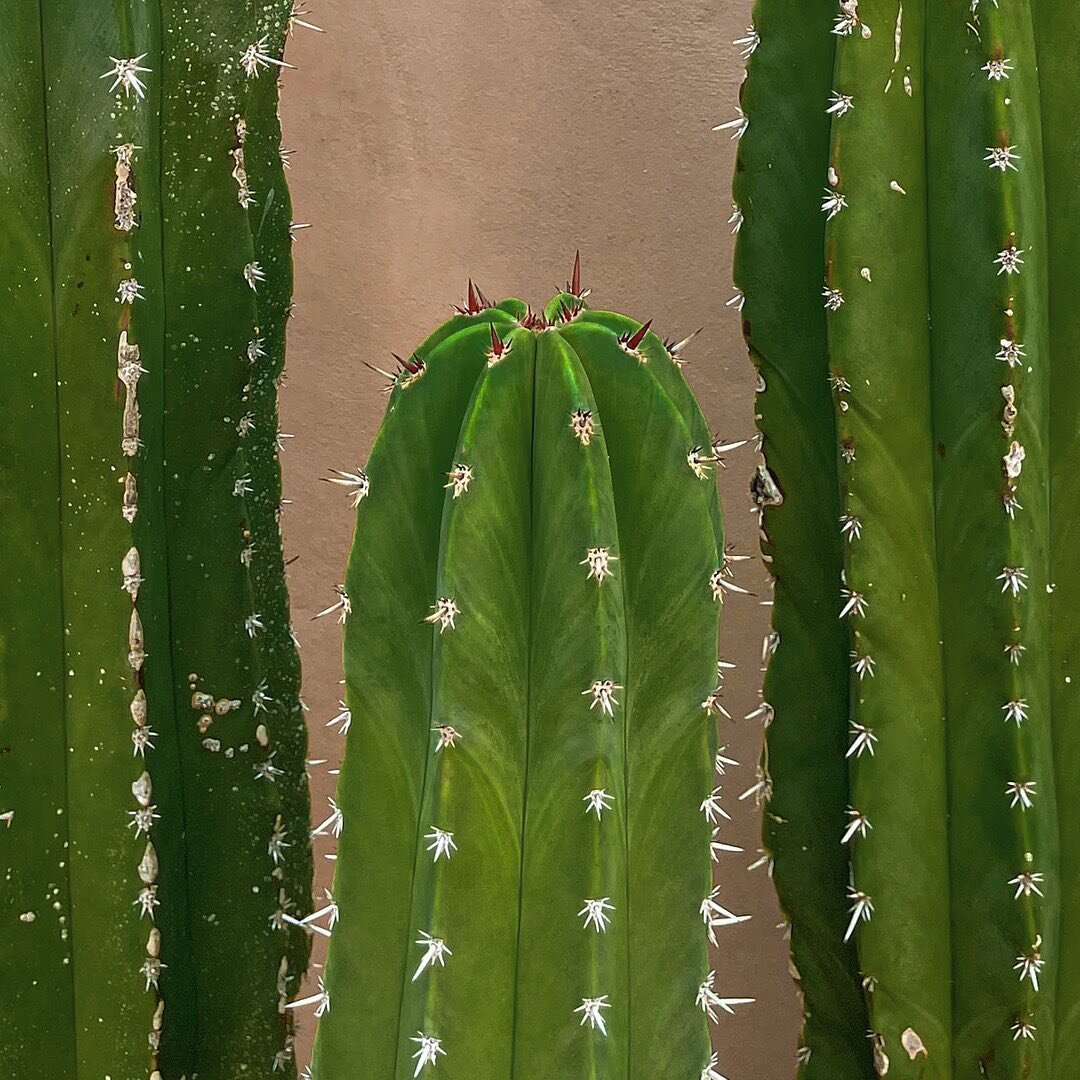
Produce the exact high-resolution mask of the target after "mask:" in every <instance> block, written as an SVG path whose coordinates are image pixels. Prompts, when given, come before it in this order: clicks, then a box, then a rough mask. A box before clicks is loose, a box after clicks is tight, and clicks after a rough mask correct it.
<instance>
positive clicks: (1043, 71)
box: [1026, 0, 1080, 1080]
mask: <svg viewBox="0 0 1080 1080" xmlns="http://www.w3.org/2000/svg"><path fill="white" fill-rule="evenodd" d="M1032 14H1033V21H1034V26H1035V43H1036V48H1037V57H1038V73H1039V89H1040V98H1041V103H1042V138H1043V162H1044V177H1045V182H1046V197H1047V211H1048V216H1049V219H1050V221H1052V223H1053V224H1052V227H1051V228H1050V229H1049V236H1048V238H1047V239H1048V246H1047V248H1046V259H1047V264H1048V266H1049V271H1050V274H1049V277H1050V282H1049V294H1048V295H1049V328H1050V333H1049V341H1048V343H1047V344H1048V351H1047V352H1044V354H1043V355H1044V357H1046V361H1045V362H1044V367H1045V364H1046V363H1048V364H1049V367H1050V386H1049V398H1050V417H1049V433H1050V443H1049V447H1050V466H1051V467H1050V510H1051V516H1050V581H1051V582H1052V584H1053V587H1054V592H1053V594H1052V595H1051V599H1050V602H1051V628H1052V638H1051V648H1052V668H1051V678H1052V684H1051V685H1052V691H1053V696H1052V704H1053V710H1054V745H1053V752H1054V767H1055V776H1056V782H1057V795H1058V799H1057V803H1058V829H1059V834H1060V845H1061V871H1060V874H1061V877H1060V893H1059V895H1060V901H1061V937H1060V941H1059V951H1058V971H1057V976H1056V978H1057V1032H1056V1035H1057V1038H1056V1040H1055V1043H1054V1063H1053V1069H1052V1071H1051V1073H1050V1075H1052V1076H1053V1077H1055V1078H1056V1080H1065V1077H1067V1076H1070V1075H1071V1074H1072V1073H1073V1072H1074V1071H1075V1069H1076V1062H1077V1060H1078V1058H1080V938H1078V934H1080V790H1078V782H1080V781H1078V777H1080V740H1078V739H1077V738H1076V730H1077V724H1078V722H1080V698H1078V697H1077V694H1078V690H1080V676H1078V674H1077V656H1078V653H1080V621H1078V620H1077V618H1076V616H1075V613H1076V612H1077V611H1080V555H1078V553H1080V516H1078V515H1077V514H1076V513H1075V512H1073V511H1072V510H1071V509H1070V508H1072V507H1075V506H1077V505H1078V504H1080V423H1078V422H1077V413H1078V409H1077V402H1080V365H1078V364H1077V357H1078V356H1080V324H1078V322H1077V319H1076V311H1077V307H1078V302H1080V297H1078V293H1077V290H1078V288H1080V279H1078V278H1077V274H1076V269H1075V268H1076V267H1077V266H1078V265H1080V188H1078V186H1077V183H1076V176H1077V173H1078V171H1080V144H1078V143H1077V133H1076V125H1075V122H1074V116H1075V110H1076V89H1075V88H1076V70H1077V66H1078V64H1080V52H1078V49H1080V8H1078V7H1077V5H1075V4H1070V3H1067V2H1063V0H1039V2H1038V3H1036V4H1033V5H1032ZM1026 377H1030V376H1029V375H1027V373H1026Z"/></svg>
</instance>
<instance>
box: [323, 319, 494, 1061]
mask: <svg viewBox="0 0 1080 1080" xmlns="http://www.w3.org/2000/svg"><path fill="white" fill-rule="evenodd" d="M433 340H435V341H436V344H434V345H433V344H432V341H433ZM489 340H490V332H489V329H488V324H487V322H486V321H480V322H479V323H477V322H476V320H472V319H468V320H462V323H461V324H460V327H459V331H458V332H457V333H454V334H453V335H450V336H447V335H441V336H440V337H438V338H434V339H432V338H429V339H428V341H427V342H425V343H424V344H423V345H421V346H420V347H419V348H418V349H417V350H416V352H417V353H418V354H420V355H421V356H423V357H425V359H426V364H427V368H426V371H425V373H424V375H423V377H422V378H420V379H418V380H416V381H415V382H413V383H410V384H408V385H406V384H399V386H398V388H397V389H396V390H395V392H394V395H393V396H392V398H391V404H390V407H389V408H390V411H391V413H392V415H393V418H394V422H392V423H389V422H388V423H385V424H384V425H383V427H382V429H381V431H380V433H379V436H378V438H377V439H376V441H375V445H374V446H373V448H372V451H371V455H370V457H369V459H368V463H367V466H366V473H367V476H368V478H369V481H370V493H369V494H368V495H367V496H366V497H365V498H364V499H363V500H362V501H361V502H360V504H359V506H358V509H357V518H356V537H355V542H354V544H353V548H352V554H351V556H350V559H349V565H348V570H347V572H346V578H345V587H346V590H347V591H348V593H349V595H350V596H351V597H355V598H356V602H355V611H354V614H353V615H352V616H351V617H350V618H349V619H348V620H347V622H346V624H345V652H344V660H345V674H346V680H347V683H346V704H347V705H348V707H349V709H350V710H351V715H352V717H353V721H352V723H351V726H350V729H349V733H348V736H347V740H348V743H349V747H350V749H349V752H348V753H346V755H345V761H344V764H343V766H342V772H341V779H340V782H339V785H338V802H339V805H340V807H341V810H342V813H343V815H344V820H345V822H346V827H345V829H344V831H343V832H342V835H341V839H340V843H339V851H338V862H337V868H336V872H335V875H334V885H333V895H334V899H335V901H336V902H337V904H338V905H339V908H340V910H341V912H342V922H341V923H340V924H339V929H338V932H337V933H336V934H335V936H334V940H333V943H332V949H331V954H330V957H329V959H328V962H327V969H326V977H325V982H326V987H327V989H328V990H329V992H330V1000H331V1003H332V1007H331V1011H330V1012H329V1013H327V1014H326V1015H325V1016H323V1018H322V1020H321V1022H320V1024H319V1029H318V1037H317V1041H316V1046H315V1058H314V1063H313V1071H314V1074H315V1075H316V1076H329V1077H333V1076H335V1075H337V1074H338V1073H347V1072H349V1071H351V1070H356V1071H357V1072H361V1073H363V1074H364V1075H371V1076H393V1075H394V1069H395V1059H396V1054H397V1033H398V1015H399V1008H400V1003H401V995H402V986H403V985H404V983H405V981H406V980H407V979H408V978H410V977H411V974H412V971H413V969H412V968H409V970H408V972H406V965H407V964H408V963H410V962H411V961H414V960H415V959H416V947H415V946H414V945H413V941H412V939H411V938H410V937H409V929H410V926H409V910H408V905H407V904H405V903H404V902H403V901H402V900H401V898H402V897H407V896H408V895H409V892H410V888H411V884H410V883H411V881H412V876H413V868H414V857H415V852H416V847H417V835H418V834H417V829H418V826H419V825H420V819H419V811H420V799H421V791H422V785H423V778H424V768H425V763H426V762H427V761H428V753H429V750H430V745H431V744H430V741H429V740H430V737H431V731H430V727H431V721H430V708H431V654H432V644H433V638H432V633H431V627H430V626H429V625H428V624H426V623H425V622H424V621H423V617H424V615H425V614H426V613H427V612H428V611H429V610H430V608H429V605H430V604H431V603H432V602H433V600H434V598H435V595H436V589H437V581H436V575H437V557H438V548H439V530H440V521H441V517H442V508H443V497H444V494H445V492H444V490H443V484H444V483H445V482H446V481H445V473H446V471H447V469H448V468H449V467H450V466H448V465H447V462H448V461H451V460H452V458H453V456H454V452H455V449H456V446H457V440H458V434H459V429H460V424H461V417H462V415H463V414H464V412H465V409H466V407H467V405H468V403H469V400H470V397H471V394H472V388H473V384H474V382H475V380H476V377H477V375H478V374H479V372H480V370H481V369H482V368H483V366H484V350H485V348H486V346H487V343H488V341H489ZM418 613H419V614H418ZM425 831H426V830H425ZM421 835H422V834H421ZM450 947H451V948H453V947H454V946H453V944H452V943H451V945H450ZM439 974H442V973H441V972H440V973H439ZM356 1017H364V1018H366V1020H365V1022H364V1023H356V1022H355V1019H354V1018H356ZM409 1034H413V1033H412V1032H410V1033H409Z"/></svg>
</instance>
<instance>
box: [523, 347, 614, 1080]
mask: <svg viewBox="0 0 1080 1080" xmlns="http://www.w3.org/2000/svg"><path fill="white" fill-rule="evenodd" d="M535 395H536V397H535V409H534V420H533V422H534V432H533V445H534V453H533V477H532V484H533V489H532V491H533V494H532V543H531V549H532V560H533V561H532V614H531V624H532V632H531V649H530V659H529V674H530V680H529V740H528V785H527V790H526V801H525V819H524V820H525V828H524V833H523V836H524V841H523V858H524V862H523V873H522V880H521V925H520V932H519V936H518V941H519V944H518V950H519V958H518V971H517V1003H516V1023H515V1029H514V1054H513V1071H512V1075H513V1076H514V1077H515V1078H516V1080H547V1078H548V1077H551V1076H570V1075H573V1076H581V1077H592V1078H597V1080H599V1078H601V1077H603V1078H609V1080H615V1078H617V1077H621V1078H624V1080H625V1077H626V1076H627V1060H628V1056H627V1046H628V1040H629V1030H628V1026H627V1006H628V997H629V995H628V986H627V975H628V963H627V928H628V920H627V916H626V894H627V884H628V883H627V876H626V830H625V814H626V791H625V759H624V741H625V730H624V727H623V719H624V717H623V713H622V710H621V709H620V708H619V707H615V708H614V710H613V712H614V716H612V717H608V716H606V715H605V714H604V713H603V711H602V709H600V708H598V707H596V708H593V709H590V708H589V702H588V699H587V697H585V696H583V694H582V691H583V690H584V689H585V688H587V687H589V686H590V685H591V684H592V683H593V682H594V681H595V680H596V679H611V680H612V681H613V682H615V683H617V684H618V685H620V686H625V685H626V641H625V627H624V607H623V593H622V570H621V555H620V547H619V538H618V524H617V522H616V517H615V503H614V496H613V491H612V486H611V476H610V471H609V468H608V462H607V448H606V444H605V441H604V438H603V432H602V430H601V428H600V423H599V422H597V430H596V432H595V433H594V435H593V436H592V439H591V440H590V443H589V445H588V446H583V445H581V444H580V443H579V441H578V440H577V439H576V438H575V437H574V435H573V432H572V431H571V430H570V424H569V419H570V416H571V414H572V413H573V412H574V411H575V410H577V409H585V410H587V411H588V412H590V413H592V414H593V416H594V418H597V420H598V421H599V420H601V419H602V418H601V417H600V414H599V412H598V410H597V406H596V402H595V401H594V400H593V397H592V393H591V390H590V388H589V383H588V379H587V378H586V376H585V373H584V370H583V369H582V367H581V364H580V362H579V361H578V359H577V358H576V356H575V355H574V353H573V351H572V350H571V349H570V348H569V347H568V346H567V345H566V344H565V342H563V341H562V339H561V338H560V337H559V336H558V335H557V334H554V333H545V334H541V335H540V337H539V338H538V339H537V357H536V386H535ZM599 548H602V549H604V550H605V551H606V553H607V556H608V557H609V561H608V562H607V563H606V564H603V566H602V567H601V568H600V569H599V570H598V571H596V572H595V573H594V570H595V568H594V567H590V566H588V564H587V563H586V565H582V563H583V562H584V561H585V560H587V553H588V551H589V550H590V549H599ZM609 575H610V576H609ZM615 696H616V697H617V698H621V694H620V693H616V695H615ZM597 789H600V790H604V791H607V792H608V794H609V795H610V796H611V797H612V806H611V809H610V810H608V811H605V812H604V813H603V814H602V816H601V817H600V818H597V816H596V815H595V814H594V813H589V812H588V807H587V805H586V802H585V798H586V796H587V794H588V793H589V792H590V791H594V790H597ZM587 900H594V901H596V900H600V901H606V902H607V903H609V904H610V908H611V910H609V909H608V908H607V907H604V908H602V909H600V915H599V916H598V918H597V921H594V922H593V923H592V924H588V923H586V922H585V921H584V920H585V916H582V915H580V914H579V912H581V911H587V907H586V901H587ZM601 995H603V996H605V997H606V998H607V999H608V1002H609V1004H610V1006H611V1007H610V1008H609V1009H606V1010H604V1019H605V1022H606V1026H607V1035H606V1037H605V1036H603V1035H601V1034H600V1033H599V1032H597V1031H593V1030H589V1029H587V1028H585V1029H583V1028H582V1027H581V1026H580V1024H579V1023H578V1019H579V1018H577V1017H575V1016H574V1013H573V1010H574V1009H576V1008H577V1007H579V1006H580V1005H581V1002H582V999H583V998H598V997H600V996H601Z"/></svg>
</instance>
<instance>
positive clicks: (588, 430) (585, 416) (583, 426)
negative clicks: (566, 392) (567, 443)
mask: <svg viewBox="0 0 1080 1080" xmlns="http://www.w3.org/2000/svg"><path fill="white" fill-rule="evenodd" d="M570 430H571V431H572V432H573V433H574V438H575V439H577V440H578V442H579V443H581V445H582V446H588V445H589V443H590V442H591V441H592V437H593V435H594V434H596V423H595V421H594V420H593V414H592V413H591V412H589V411H588V410H587V409H575V410H574V411H573V412H572V413H571V414H570Z"/></svg>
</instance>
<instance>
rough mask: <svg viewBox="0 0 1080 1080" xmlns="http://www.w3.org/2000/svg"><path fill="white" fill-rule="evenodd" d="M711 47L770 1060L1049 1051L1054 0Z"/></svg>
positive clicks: (1071, 205)
mask: <svg viewBox="0 0 1080 1080" xmlns="http://www.w3.org/2000/svg"><path fill="white" fill-rule="evenodd" d="M737 44H738V45H739V46H740V47H741V48H742V49H743V56H744V57H745V58H746V59H747V66H748V79H747V81H746V83H745V85H744V87H743V93H742V98H741V103H740V105H741V108H740V112H739V117H738V121H737V123H736V124H734V125H732V126H734V127H735V128H736V129H737V130H736V134H737V135H738V136H739V137H740V140H741V141H740V144H739V152H738V162H737V169H736V176H735V183H734V200H735V206H734V210H733V214H732V223H733V226H734V228H735V229H736V230H737V231H738V232H739V239H738V246H737V253H736V260H735V284H736V287H737V289H738V293H737V296H738V298H739V303H740V304H741V310H742V319H743V329H744V333H745V336H746V339H747V342H748V344H749V347H750V353H751V357H752V359H753V361H754V363H755V365H756V366H757V369H758V372H759V375H760V379H759V387H758V389H759V396H758V399H757V400H758V421H759V427H760V431H761V437H762V447H763V452H764V462H763V464H762V465H761V466H760V467H759V470H758V474H757V478H756V480H755V485H754V497H755V500H756V502H757V506H758V508H759V510H760V511H761V522H762V530H763V545H764V552H765V556H766V560H767V562H768V564H769V566H770V568H771V570H772V573H773V577H774V585H775V606H774V608H773V630H772V634H771V635H770V641H771V645H770V650H769V651H770V652H771V653H772V656H771V660H770V663H769V668H768V674H767V676H766V682H765V698H766V700H767V702H768V705H769V717H771V719H772V722H771V724H770V726H769V729H768V734H767V742H766V752H765V757H764V760H763V769H764V770H765V772H766V773H767V775H768V777H769V780H770V787H769V792H770V796H769V801H768V805H767V809H766V819H765V842H766V846H767V848H768V850H769V852H770V853H771V856H772V857H773V859H774V860H775V881H776V885H777V889H778V892H779V896H780V901H781V904H782V907H783V908H784V911H785V915H786V917H787V919H788V920H789V922H790V929H791V949H792V963H793V968H794V973H795V975H796V978H797V979H798V981H799V985H800V987H801V990H802V995H803V1002H804V1007H805V1026H804V1030H803V1034H802V1040H801V1044H800V1047H799V1050H798V1056H797V1060H798V1062H799V1068H800V1076H801V1077H802V1078H803V1080H864V1078H867V1077H873V1076H875V1075H878V1076H886V1075H887V1076H889V1077H890V1078H892V1077H896V1078H901V1080H902V1078H905V1077H911V1078H915V1077H917V1078H921V1080H945V1078H951V1080H982V1078H990V1080H1050V1078H1052V1080H1072V1078H1074V1077H1076V1076H1077V1075H1078V1074H1080V1065H1078V1061H1080V790H1078V788H1077V785H1078V783H1080V781H1078V779H1077V778H1078V776H1080V735H1078V723H1080V699H1078V696H1077V693H1078V687H1077V685H1076V683H1075V674H1074V672H1073V666H1074V662H1075V659H1076V656H1077V650H1078V647H1080V643H1078V638H1080V615H1078V612H1080V543H1078V540H1077V534H1076V529H1077V525H1076V522H1077V521H1080V436H1078V435H1077V432H1078V431H1080V421H1078V403H1080V375H1078V371H1080V364H1078V357H1080V330H1078V329H1077V326H1078V324H1077V320H1076V310H1077V303H1078V296H1077V290H1078V289H1080V273H1078V259H1080V194H1078V192H1080V188H1078V187H1077V183H1076V176H1077V172H1078V166H1080V150H1078V144H1077V141H1076V137H1075V131H1076V115H1077V92H1076V81H1075V73H1076V70H1077V65H1078V63H1080V6H1078V5H1076V4H1075V3H1073V2H1071V0H1007V2H1006V0H1001V2H1000V3H998V2H996V0H943V2H939V3H931V2H929V0H917V2H915V3H911V2H905V3H903V4H900V3H897V0H842V2H841V3H840V4H839V5H837V4H836V2H835V0H810V2H807V3H800V4H792V3H789V2H787V0H759V2H758V3H757V5H756V9H755V13H754V25H753V27H752V28H751V29H750V30H749V31H748V32H747V34H746V36H745V37H743V38H742V39H740V41H739V42H738V43H737ZM767 488H768V489H769V490H771V491H772V492H774V493H775V497H772V498H766V497H764V493H765V492H766V489H767ZM868 1035H869V1037H868Z"/></svg>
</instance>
